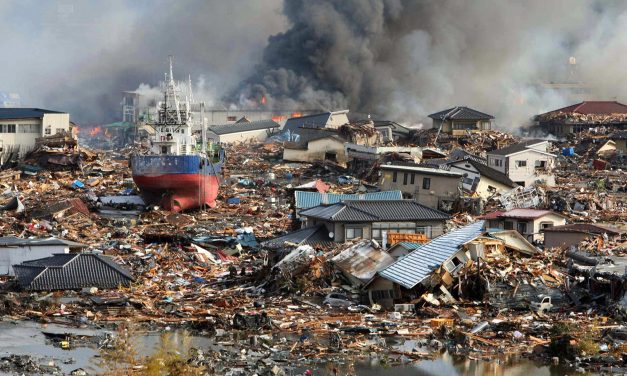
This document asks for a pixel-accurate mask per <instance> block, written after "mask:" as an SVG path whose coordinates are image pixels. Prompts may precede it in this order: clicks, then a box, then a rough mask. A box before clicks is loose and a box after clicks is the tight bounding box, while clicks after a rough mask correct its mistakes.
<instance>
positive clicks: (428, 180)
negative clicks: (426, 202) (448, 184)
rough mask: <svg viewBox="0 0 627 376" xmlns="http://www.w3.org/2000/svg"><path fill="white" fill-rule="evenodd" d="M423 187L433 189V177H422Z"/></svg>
mask: <svg viewBox="0 0 627 376" xmlns="http://www.w3.org/2000/svg"><path fill="white" fill-rule="evenodd" d="M422 189H425V190H429V189H431V178H427V177H423V178H422Z"/></svg>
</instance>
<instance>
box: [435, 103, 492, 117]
mask: <svg viewBox="0 0 627 376" xmlns="http://www.w3.org/2000/svg"><path fill="white" fill-rule="evenodd" d="M429 117H430V118H432V119H437V120H490V119H494V116H492V115H488V114H485V113H483V112H480V111H477V110H473V109H472V108H468V107H464V106H457V107H453V108H449V109H448V110H444V111H440V112H436V113H434V114H431V115H429Z"/></svg>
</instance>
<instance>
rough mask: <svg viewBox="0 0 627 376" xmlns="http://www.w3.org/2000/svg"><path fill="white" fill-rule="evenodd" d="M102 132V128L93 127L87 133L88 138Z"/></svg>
mask: <svg viewBox="0 0 627 376" xmlns="http://www.w3.org/2000/svg"><path fill="white" fill-rule="evenodd" d="M100 132H102V128H100V127H93V128H92V129H91V130H90V131H89V135H90V136H95V135H97V134H98V133H100Z"/></svg>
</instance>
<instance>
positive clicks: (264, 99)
mask: <svg viewBox="0 0 627 376" xmlns="http://www.w3.org/2000/svg"><path fill="white" fill-rule="evenodd" d="M261 104H266V96H265V95H264V96H263V97H261Z"/></svg>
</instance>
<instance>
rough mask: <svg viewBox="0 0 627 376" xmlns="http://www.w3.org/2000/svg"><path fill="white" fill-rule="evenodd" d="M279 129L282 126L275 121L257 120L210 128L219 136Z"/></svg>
mask: <svg viewBox="0 0 627 376" xmlns="http://www.w3.org/2000/svg"><path fill="white" fill-rule="evenodd" d="M279 127H280V125H279V124H278V123H277V122H276V121H274V120H257V121H250V122H241V123H233V124H222V125H213V126H211V127H210V128H209V130H210V131H211V132H213V133H215V134H217V135H223V134H232V133H239V132H247V131H256V130H260V129H273V128H279Z"/></svg>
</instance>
